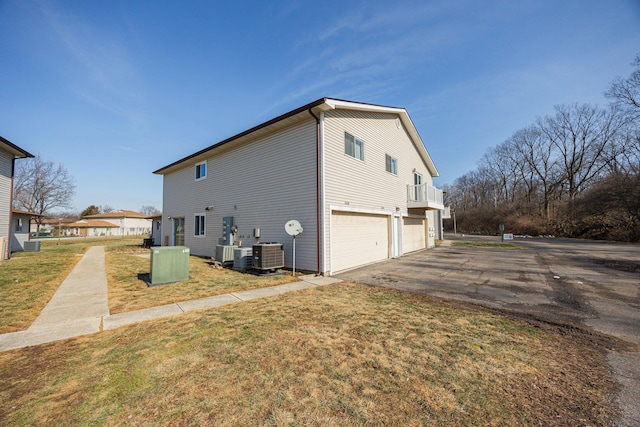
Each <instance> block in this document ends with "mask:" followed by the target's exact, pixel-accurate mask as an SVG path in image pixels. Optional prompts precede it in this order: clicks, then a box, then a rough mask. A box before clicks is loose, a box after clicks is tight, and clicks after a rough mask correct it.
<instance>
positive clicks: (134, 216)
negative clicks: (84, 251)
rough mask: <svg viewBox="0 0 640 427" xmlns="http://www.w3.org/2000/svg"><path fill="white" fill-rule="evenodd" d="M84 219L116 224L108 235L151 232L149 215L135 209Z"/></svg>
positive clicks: (136, 234) (84, 218) (88, 216)
mask: <svg viewBox="0 0 640 427" xmlns="http://www.w3.org/2000/svg"><path fill="white" fill-rule="evenodd" d="M82 220H84V221H104V222H108V223H111V224H114V225H116V227H115V228H111V234H106V235H108V236H141V235H143V234H150V233H151V220H150V219H149V217H148V216H147V215H144V214H141V213H139V212H134V211H127V210H120V211H113V212H107V213H101V214H95V215H87V216H85V217H83V218H82ZM76 224H77V223H76ZM67 227H68V225H67ZM103 228H104V227H103ZM105 232H106V231H105ZM90 235H93V234H90Z"/></svg>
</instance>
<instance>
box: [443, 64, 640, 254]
mask: <svg viewBox="0 0 640 427" xmlns="http://www.w3.org/2000/svg"><path fill="white" fill-rule="evenodd" d="M633 65H634V66H635V70H634V71H633V72H632V73H631V75H630V76H628V77H627V78H617V79H616V80H614V81H613V83H612V84H611V87H610V88H609V89H608V90H607V91H606V92H605V95H606V96H607V98H609V99H610V101H611V103H610V105H608V106H606V107H599V106H595V105H590V104H577V103H575V104H570V105H558V106H556V107H555V111H554V113H553V114H551V115H548V116H545V117H539V118H537V119H536V120H535V122H534V123H532V124H531V125H529V126H527V127H525V128H523V129H520V130H517V131H516V132H514V134H513V135H512V136H511V137H510V138H508V139H507V140H506V141H504V142H503V143H501V144H499V145H497V146H495V147H493V148H491V149H489V150H488V151H487V152H486V153H485V155H484V156H483V158H482V159H481V160H480V162H479V164H478V167H477V168H476V169H475V170H474V171H471V172H469V173H467V174H465V175H463V176H461V177H459V178H458V179H456V180H455V181H454V183H453V184H451V185H446V186H445V191H446V196H445V197H446V199H445V203H446V204H448V205H450V206H451V208H452V209H453V210H454V211H455V213H456V220H457V227H458V229H459V230H461V231H467V232H474V231H475V232H482V233H495V232H497V230H498V227H499V225H500V224H504V225H505V227H506V229H507V230H509V231H511V232H513V233H516V234H529V235H540V234H551V235H557V236H566V237H582V238H593V239H608V240H621V241H635V242H637V241H640V54H639V55H638V56H636V58H635V61H634V62H633ZM448 225H450V226H452V225H451V224H446V223H445V226H448Z"/></svg>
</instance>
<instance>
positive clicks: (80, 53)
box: [39, 2, 145, 126]
mask: <svg viewBox="0 0 640 427" xmlns="http://www.w3.org/2000/svg"><path fill="white" fill-rule="evenodd" d="M39 8H40V12H41V13H42V15H43V16H44V17H45V19H46V22H47V24H48V29H49V35H50V36H51V39H52V40H54V41H56V42H58V46H59V47H61V49H62V50H61V52H62V57H61V58H60V60H59V63H60V64H59V65H57V66H58V67H60V70H61V72H62V73H64V74H63V75H64V78H65V80H66V81H67V84H68V86H69V88H70V89H71V91H72V92H74V93H75V94H76V95H77V96H78V97H79V98H80V99H83V100H85V101H86V102H88V103H89V104H91V105H93V106H95V107H98V108H102V109H104V110H107V111H109V112H112V113H115V114H118V115H119V116H122V117H125V118H126V119H127V120H128V121H129V122H130V123H131V124H133V125H134V126H138V125H141V124H142V123H143V122H144V121H145V118H144V114H142V113H140V112H139V111H138V110H136V108H137V107H138V106H140V105H141V104H144V102H145V99H144V96H143V95H142V93H141V91H140V86H141V85H140V72H139V71H138V69H137V67H136V66H135V61H134V60H133V59H132V57H133V55H132V54H131V53H130V52H129V51H128V49H127V47H126V45H125V43H124V41H123V40H120V37H119V36H118V35H117V34H115V33H114V32H113V31H111V32H104V31H101V30H99V29H98V28H97V27H96V26H95V25H90V24H89V23H88V22H87V21H86V20H83V19H81V18H80V17H78V16H76V15H74V14H71V13H68V12H66V11H62V10H58V9H55V8H54V6H53V4H51V3H44V2H42V3H39ZM45 30H46V29H45Z"/></svg>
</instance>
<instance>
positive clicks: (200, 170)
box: [196, 161, 207, 181]
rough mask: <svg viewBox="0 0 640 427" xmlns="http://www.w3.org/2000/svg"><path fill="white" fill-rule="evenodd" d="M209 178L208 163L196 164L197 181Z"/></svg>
mask: <svg viewBox="0 0 640 427" xmlns="http://www.w3.org/2000/svg"><path fill="white" fill-rule="evenodd" d="M206 177H207V162H206V161H204V162H200V163H197V164H196V181H198V180H200V179H205V178H206Z"/></svg>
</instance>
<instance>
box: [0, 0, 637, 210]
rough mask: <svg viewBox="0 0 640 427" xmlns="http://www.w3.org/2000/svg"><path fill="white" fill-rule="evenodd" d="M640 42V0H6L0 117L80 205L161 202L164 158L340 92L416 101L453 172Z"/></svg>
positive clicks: (418, 116) (587, 95)
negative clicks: (59, 172) (70, 183)
mask: <svg viewBox="0 0 640 427" xmlns="http://www.w3.org/2000/svg"><path fill="white" fill-rule="evenodd" d="M638 53H640V2H638V1H637V0H607V1H601V0H579V1H578V0H576V1H571V0H557V1H546V0H535V1H524V0H518V1H513V0H508V1H500V0H495V1H466V0H460V1H447V0H445V1H430V0H426V1H393V2H390V1H375V0H374V1H371V0H368V1H331V0H329V1H325V2H320V3H318V2H312V1H242V0H239V1H234V2H217V1H180V2H178V1H162V0H159V1H141V0H137V1H136V0H125V1H119V0H110V1H102V2H99V1H80V0H76V1H30V0H0V58H1V64H2V65H1V66H0V135H2V136H4V137H5V138H7V139H9V140H10V141H12V142H13V143H15V144H17V145H19V146H20V147H22V148H24V149H26V150H27V151H29V152H31V153H34V154H39V155H41V156H42V157H43V158H45V159H46V160H52V161H55V162H58V163H62V164H63V165H64V166H65V167H66V168H67V170H68V171H69V173H70V174H71V175H72V176H73V177H74V179H75V181H76V184H77V188H76V196H75V199H74V200H73V207H74V208H75V209H76V210H78V211H80V210H82V209H84V208H86V207H87V206H89V205H91V204H96V205H110V206H112V207H114V208H116V209H132V210H139V209H140V207H141V206H143V205H153V206H156V207H158V208H161V207H162V178H161V177H160V176H157V175H153V174H152V171H154V170H156V169H159V168H160V167H162V166H165V165H167V164H169V163H171V162H173V161H175V160H177V159H179V158H182V157H184V156H187V155H189V154H191V153H193V152H195V151H198V150H200V149H202V148H204V147H207V146H209V145H211V144H214V143H216V142H218V141H221V140H223V139H225V138H228V137H230V136H232V135H235V134H237V133H239V132H242V131H244V130H246V129H248V128H250V127H252V126H255V125H257V124H259V123H262V122H264V121H267V120H269V119H271V118H273V117H275V116H277V115H280V114H282V113H285V112H287V111H290V110H292V109H294V108H296V107H299V106H302V105H304V104H306V103H308V102H311V101H314V100H316V99H318V98H321V97H324V96H327V97H335V98H340V99H347V100H353V101H361V102H368V103H374V104H382V105H390V106H396V107H404V108H406V109H407V110H408V112H409V114H410V116H411V117H412V119H413V121H414V123H415V125H416V127H417V129H418V131H419V132H420V135H421V136H422V139H423V141H424V142H425V145H426V146H427V149H428V151H429V153H430V154H431V156H432V158H433V159H434V161H435V163H436V166H437V167H438V169H439V171H440V174H441V177H440V178H437V179H436V181H435V182H436V185H437V186H439V187H441V186H442V185H444V184H446V183H451V182H453V181H454V180H455V179H456V178H457V177H459V176H461V175H463V174H464V173H466V172H468V171H470V170H473V169H475V167H476V163H477V161H478V160H479V159H480V158H481V157H482V155H483V154H484V153H485V151H486V150H487V148H488V147H491V146H495V145H497V144H499V143H501V142H503V141H504V140H505V139H507V138H508V137H509V136H511V134H512V133H513V132H515V131H516V130H518V129H520V128H522V127H524V126H527V125H529V124H531V123H533V122H534V121H535V118H536V117H537V116H544V115H547V114H551V113H553V107H554V105H558V104H569V103H573V102H579V103H583V102H588V103H593V104H599V105H605V104H606V103H607V100H606V99H605V98H604V96H603V92H604V91H605V90H606V89H607V88H608V86H609V84H610V82H611V81H612V80H613V79H614V78H615V77H616V76H627V75H628V74H629V73H630V72H631V71H632V67H631V65H630V63H631V62H632V61H633V59H634V57H635V56H636V54H638Z"/></svg>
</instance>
